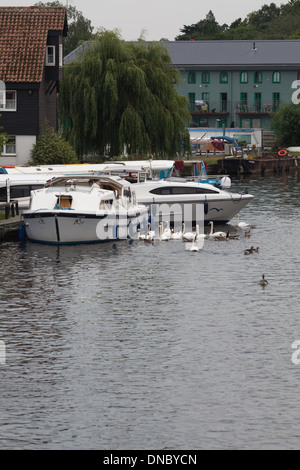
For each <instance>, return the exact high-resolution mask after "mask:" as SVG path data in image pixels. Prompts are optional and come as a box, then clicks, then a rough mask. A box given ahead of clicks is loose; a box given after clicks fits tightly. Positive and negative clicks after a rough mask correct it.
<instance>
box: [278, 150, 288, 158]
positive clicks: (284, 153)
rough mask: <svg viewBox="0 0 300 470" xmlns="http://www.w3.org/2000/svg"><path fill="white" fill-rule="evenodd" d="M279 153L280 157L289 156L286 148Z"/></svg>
mask: <svg viewBox="0 0 300 470" xmlns="http://www.w3.org/2000/svg"><path fill="white" fill-rule="evenodd" d="M277 155H278V157H286V156H287V151H286V150H279V152H278V154H277Z"/></svg>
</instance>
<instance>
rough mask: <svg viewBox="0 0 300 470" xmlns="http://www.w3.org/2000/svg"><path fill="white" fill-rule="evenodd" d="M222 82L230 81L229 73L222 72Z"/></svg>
mask: <svg viewBox="0 0 300 470" xmlns="http://www.w3.org/2000/svg"><path fill="white" fill-rule="evenodd" d="M220 83H228V73H227V72H221V73H220Z"/></svg>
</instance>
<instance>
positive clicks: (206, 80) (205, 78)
mask: <svg viewBox="0 0 300 470" xmlns="http://www.w3.org/2000/svg"><path fill="white" fill-rule="evenodd" d="M202 83H210V75H209V72H202Z"/></svg>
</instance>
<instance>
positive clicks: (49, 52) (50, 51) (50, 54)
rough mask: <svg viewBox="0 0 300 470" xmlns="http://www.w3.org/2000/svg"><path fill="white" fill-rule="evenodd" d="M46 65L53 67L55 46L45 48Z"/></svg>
mask: <svg viewBox="0 0 300 470" xmlns="http://www.w3.org/2000/svg"><path fill="white" fill-rule="evenodd" d="M46 65H48V66H53V65H55V46H47V47H46Z"/></svg>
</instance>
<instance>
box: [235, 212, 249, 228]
mask: <svg viewBox="0 0 300 470" xmlns="http://www.w3.org/2000/svg"><path fill="white" fill-rule="evenodd" d="M236 225H237V226H238V227H239V228H247V227H249V224H247V223H246V222H240V214H238V215H237V219H236Z"/></svg>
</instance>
